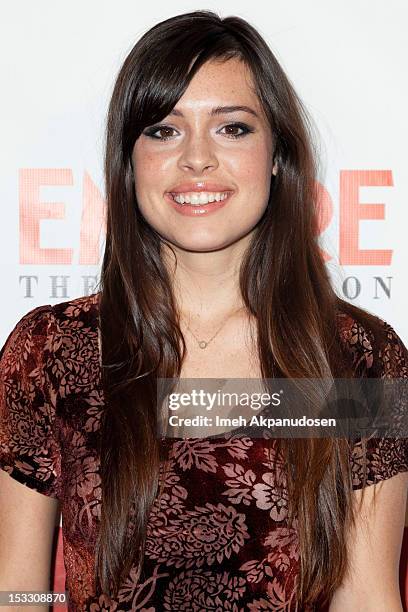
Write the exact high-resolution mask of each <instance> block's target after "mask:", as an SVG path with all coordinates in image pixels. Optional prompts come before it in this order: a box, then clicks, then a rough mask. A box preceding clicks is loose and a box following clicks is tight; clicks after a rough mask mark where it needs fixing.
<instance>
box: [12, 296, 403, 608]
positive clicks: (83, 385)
mask: <svg viewBox="0 0 408 612" xmlns="http://www.w3.org/2000/svg"><path fill="white" fill-rule="evenodd" d="M98 304H99V294H98V293H95V294H92V295H90V296H85V297H81V298H77V299H73V300H70V301H67V302H62V303H59V304H54V305H52V306H51V305H46V306H39V307H37V308H34V309H33V310H31V311H30V312H28V313H27V314H26V315H25V316H23V317H22V318H21V319H20V321H19V322H18V323H17V324H16V326H15V327H14V329H13V330H12V331H11V333H10V335H9V336H8V338H7V340H6V342H5V344H4V346H3V348H2V350H1V352H0V467H1V468H2V469H3V470H5V471H6V472H8V473H9V474H10V476H12V477H13V478H15V479H16V480H18V481H19V482H21V483H23V484H24V485H26V486H28V487H30V488H32V489H35V490H36V491H38V492H40V493H42V494H44V495H48V496H51V497H55V498H58V499H59V500H60V502H61V513H62V530H63V548H64V563H65V569H66V590H67V592H68V597H69V610H72V611H74V610H75V611H76V610H90V611H92V612H97V611H99V610H112V611H116V612H119V611H126V610H140V611H143V612H159V611H168V612H178V611H181V610H183V611H186V612H187V611H188V612H190V611H194V612H201V611H202V612H206V611H214V612H215V611H217V612H221V611H224V610H230V611H231V612H241V611H247V610H248V611H256V610H275V611H279V612H291V611H295V610H298V606H297V602H296V593H295V587H296V581H297V576H298V573H299V547H298V533H297V529H296V523H295V524H294V525H293V526H292V527H289V525H288V521H287V516H288V497H287V490H286V481H285V470H284V465H283V462H282V458H281V457H280V456H279V455H278V453H277V452H276V449H275V447H274V444H268V445H265V440H263V439H262V438H255V439H253V438H249V437H238V436H234V434H233V433H231V432H228V433H225V434H224V435H223V436H222V437H219V438H212V439H211V438H209V439H205V438H201V439H200V438H194V439H193V438H191V439H186V440H183V439H180V438H179V439H170V438H169V439H165V440H163V441H162V443H163V444H166V445H168V453H169V455H168V456H169V461H168V466H169V467H168V468H167V469H166V471H165V473H164V472H163V469H162V470H161V478H162V479H164V481H163V482H164V494H162V496H161V501H160V503H156V502H155V503H154V505H153V507H152V509H151V512H150V515H149V522H148V530H147V542H146V550H145V558H144V562H143V563H144V564H143V570H142V574H141V576H140V577H139V579H137V577H136V568H132V570H131V571H130V573H129V575H128V577H127V578H126V580H125V581H124V582H123V584H122V585H121V589H120V592H119V596H118V597H117V598H116V599H115V600H111V599H109V597H108V596H107V595H106V594H103V593H100V592H96V590H95V586H94V576H93V574H94V550H95V544H96V537H97V533H98V526H99V522H100V513H101V479H100V472H99V468H100V458H99V457H98V453H97V442H98V432H99V428H100V419H101V415H102V413H103V410H104V406H105V404H104V396H103V390H102V386H101V355H100V348H99V346H100V345H99V333H98V329H99V324H98V322H99V318H98ZM338 320H339V330H340V333H341V335H342V338H343V340H344V342H345V343H346V345H347V346H348V348H349V350H350V358H351V359H352V360H353V361H354V363H355V364H356V365H359V366H361V364H363V365H364V368H366V371H367V375H368V376H375V377H396V378H407V377H408V351H407V349H406V347H405V346H404V344H403V342H402V341H401V339H400V337H399V336H398V335H397V333H396V332H395V331H394V329H393V328H392V327H391V326H390V325H389V324H388V323H386V322H385V321H383V322H382V330H383V334H382V337H381V338H373V337H372V334H371V332H369V331H366V330H364V329H363V328H362V327H361V325H360V324H359V323H357V322H356V321H355V320H353V319H352V318H351V317H350V316H349V315H346V314H341V313H339V317H338ZM366 458H367V462H368V481H367V484H368V485H372V484H375V483H376V482H378V481H380V480H384V479H387V478H391V477H392V476H394V475H396V474H397V473H398V472H402V471H408V456H407V441H406V439H393V438H377V439H373V440H370V442H369V446H368V449H367V454H366ZM362 460H363V453H362V448H361V445H360V444H359V443H358V442H357V443H356V444H355V445H354V446H353V448H352V451H351V452H350V469H351V472H352V481H353V488H354V489H359V488H361V487H362V481H363V462H362ZM162 467H163V466H162ZM298 612H301V611H300V610H298Z"/></svg>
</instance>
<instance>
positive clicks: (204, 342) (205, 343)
mask: <svg viewBox="0 0 408 612" xmlns="http://www.w3.org/2000/svg"><path fill="white" fill-rule="evenodd" d="M240 310H242V306H241V308H238V309H237V310H235V311H234V312H233V313H232V314H229V315H228V316H227V317H226V319H225V320H224V321H223V323H222V325H221V327H220V328H219V329H218V330H217V331H216V332H215V334H214V335H213V336H211V338H210V339H209V340H200V339H199V338H197V336H196V335H195V333H194V332H193V330H192V329H191V328H190V327H189V325H188V323H187V322H186V327H187V329H188V330H189V331H190V333H191V334H192V335H193V336H194V339H195V340H196V342H197V344H198V346H199V347H200V348H201V349H205V348H207V346H208V345H209V344H210V342H211V341H212V340H214V338H215V337H216V336H217V334H219V332H220V331H221V330H222V328H223V327H224V325H225V323H226V322H227V321H228V319H229V318H230V317H231V316H232V315H233V314H236V313H237V312H239V311H240Z"/></svg>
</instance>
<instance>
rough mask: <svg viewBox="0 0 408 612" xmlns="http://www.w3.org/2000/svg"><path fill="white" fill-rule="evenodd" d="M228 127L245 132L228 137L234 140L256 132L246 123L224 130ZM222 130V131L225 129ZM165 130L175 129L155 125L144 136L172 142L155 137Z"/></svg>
mask: <svg viewBox="0 0 408 612" xmlns="http://www.w3.org/2000/svg"><path fill="white" fill-rule="evenodd" d="M228 127H238V128H240V129H241V130H243V132H242V133H241V134H235V135H231V134H230V135H227V138H232V139H233V140H237V139H238V138H242V136H246V135H247V134H249V133H252V132H253V131H254V130H253V129H252V128H250V127H249V126H248V125H246V124H245V123H240V122H238V121H237V122H234V123H228V125H224V128H228ZM224 128H222V129H224ZM163 129H167V130H168V129H170V130H174V128H172V127H170V126H168V125H155V126H152V127H151V128H148V129H147V130H145V131H144V132H143V134H145V135H146V136H149V137H150V138H154V139H155V140H160V141H161V142H164V141H166V140H171V138H172V136H165V137H164V138H160V137H158V136H154V134H155V133H156V132H158V131H159V130H163Z"/></svg>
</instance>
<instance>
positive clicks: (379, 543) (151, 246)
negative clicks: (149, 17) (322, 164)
mask: <svg viewBox="0 0 408 612" xmlns="http://www.w3.org/2000/svg"><path fill="white" fill-rule="evenodd" d="M105 162H106V165H105V176H106V199H107V234H106V248H105V255H104V259H103V265H102V274H101V283H100V287H99V290H98V292H96V293H94V294H92V295H90V296H84V297H81V298H78V299H73V300H70V301H68V302H64V303H59V304H55V305H52V306H51V305H44V306H40V307H37V308H35V309H33V310H31V311H30V312H28V313H27V314H26V315H25V316H24V317H23V318H22V319H21V320H20V321H19V322H18V324H17V325H16V327H15V328H14V329H13V331H12V332H11V334H10V336H9V337H8V339H7V341H6V343H5V346H4V347H3V350H2V354H1V404H0V415H1V420H0V424H1V427H0V442H1V447H0V448H1V453H0V460H1V465H2V468H3V471H2V472H0V476H1V479H0V484H1V487H2V493H1V504H0V536H1V550H0V590H7V589H8V590H21V589H37V590H40V589H43V590H47V589H48V587H49V571H50V555H51V548H52V546H51V541H52V533H53V527H54V522H55V513H56V511H57V504H58V500H59V501H60V502H61V511H62V523H63V537H64V559H65V567H66V575H67V583H66V586H67V590H68V594H69V597H70V603H69V609H70V610H92V611H96V610H116V611H119V610H144V611H145V612H147V611H149V612H153V611H159V610H167V611H171V612H176V611H177V610H188V611H190V610H191V611H205V610H220V611H221V610H231V611H237V612H238V611H243V610H279V611H285V612H286V611H292V610H298V611H301V610H323V609H329V610H330V612H338V611H341V612H343V611H345V610H366V611H370V612H371V611H373V612H374V611H376V612H377V611H379V610H387V611H388V612H397V611H399V610H402V607H401V600H400V595H399V587H398V564H399V555H400V550H401V539H402V532H403V525H404V513H405V503H406V494H407V478H408V474H407V472H408V460H407V444H406V440H405V439H403V438H394V439H392V438H385V437H384V438H371V439H369V440H368V441H366V440H365V439H353V440H351V439H346V438H335V437H330V438H296V439H294V438H292V439H289V438H288V439H278V438H275V439H270V440H267V439H264V438H253V439H252V438H251V437H242V436H241V437H240V436H236V435H234V432H233V431H227V430H225V432H223V435H222V436H220V437H217V438H205V437H202V438H194V437H193V438H189V437H186V436H179V437H178V438H175V439H171V438H165V439H160V437H159V436H158V435H157V427H156V426H157V412H156V391H157V387H156V385H157V379H158V378H170V379H184V378H193V377H200V378H217V379H219V378H232V379H235V378H252V379H257V378H258V379H266V378H276V377H280V378H288V379H291V378H316V379H319V378H329V379H330V378H331V379H334V378H337V377H339V378H340V377H343V378H347V377H368V378H407V377H408V352H407V349H406V347H405V346H404V344H403V343H402V341H401V339H400V337H399V336H398V335H397V333H396V332H395V330H394V329H393V328H392V327H391V326H390V325H389V324H388V323H387V322H385V321H383V320H382V319H380V318H378V317H376V316H374V315H372V314H369V313H368V312H365V311H364V310H363V309H360V308H357V307H355V306H352V305H350V304H348V303H347V302H345V301H343V300H342V299H340V298H339V297H338V296H337V295H336V294H335V291H334V289H333V288H332V286H331V283H330V280H329V276H328V273H327V270H326V268H325V264H324V262H323V259H322V257H321V251H320V249H319V247H318V245H317V242H316V237H317V235H318V227H317V221H316V208H315V204H316V190H315V184H316V183H315V180H316V164H315V159H314V156H313V148H312V144H311V137H310V133H309V130H308V121H307V115H306V113H305V111H304V109H303V107H302V104H301V102H300V100H299V98H298V97H297V95H296V93H295V92H294V89H293V87H292V85H291V84H290V82H289V80H288V78H287V77H286V76H285V74H284V72H283V70H282V68H281V67H280V65H279V63H278V62H277V60H276V58H275V57H274V55H273V54H272V52H271V50H270V49H269V47H268V46H267V44H266V43H265V41H264V40H263V39H262V38H261V36H260V35H259V33H258V32H257V31H256V30H255V29H254V28H253V27H252V26H251V25H250V24H248V23H247V22H246V21H244V20H243V19H240V18H238V17H228V18H225V19H221V18H219V17H218V16H217V15H216V14H214V13H212V12H209V11H196V12H192V13H187V14H182V15H178V16H176V17H173V18H171V19H167V20H166V21H163V22H161V23H159V24H157V25H156V26H155V27H153V28H152V29H151V30H150V31H148V32H147V33H146V34H145V35H144V36H143V37H142V38H141V39H140V40H139V41H138V42H137V44H136V45H135V46H134V48H133V49H132V50H131V52H130V53H129V55H128V57H127V58H126V60H125V62H124V64H123V66H122V68H121V70H120V72H119V75H118V77H117V80H116V84H115V87H114V91H113V95H112V99H111V104H110V108H109V114H108V122H107V142H106V158H105ZM10 476H11V477H12V478H10ZM380 481H381V482H380ZM22 485H26V486H22ZM363 491H364V495H362V492H363ZM374 491H375V492H376V495H375V503H374V504H373V503H372V501H373V499H372V498H373V493H374Z"/></svg>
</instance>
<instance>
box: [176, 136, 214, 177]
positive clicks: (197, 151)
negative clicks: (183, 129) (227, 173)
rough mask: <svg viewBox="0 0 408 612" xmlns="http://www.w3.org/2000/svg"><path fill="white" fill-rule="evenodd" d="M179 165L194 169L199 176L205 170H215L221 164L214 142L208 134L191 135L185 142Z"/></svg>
mask: <svg viewBox="0 0 408 612" xmlns="http://www.w3.org/2000/svg"><path fill="white" fill-rule="evenodd" d="M178 165H179V167H180V168H181V169H182V170H184V171H186V170H192V171H193V173H194V174H196V175H198V176H199V175H200V174H202V173H203V171H205V170H211V171H212V170H215V169H216V168H218V165H219V164H218V159H217V156H216V153H215V151H214V144H213V143H211V142H210V140H209V139H208V138H207V137H206V136H202V135H201V136H197V135H194V136H190V138H188V140H186V142H185V143H184V147H183V150H182V153H181V155H180V158H179V160H178Z"/></svg>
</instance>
